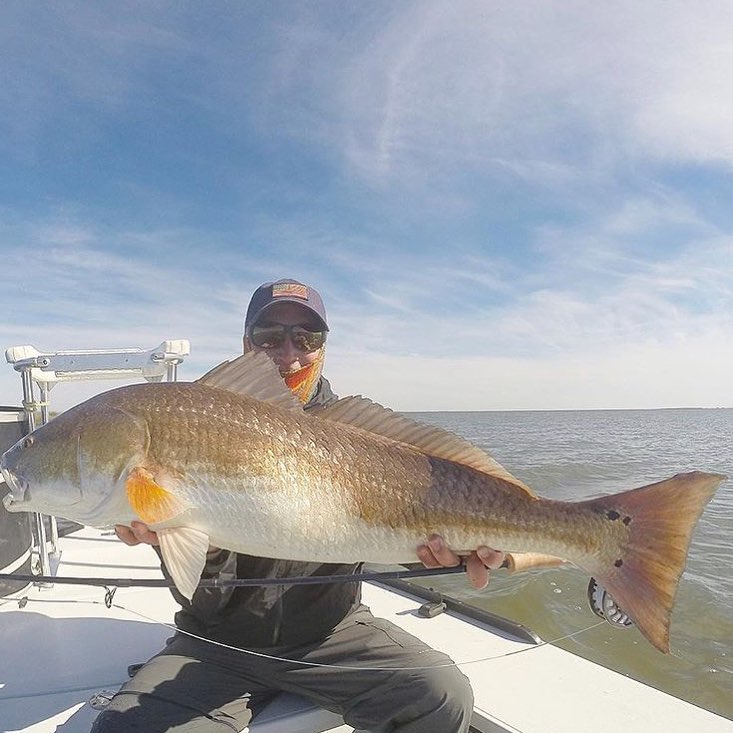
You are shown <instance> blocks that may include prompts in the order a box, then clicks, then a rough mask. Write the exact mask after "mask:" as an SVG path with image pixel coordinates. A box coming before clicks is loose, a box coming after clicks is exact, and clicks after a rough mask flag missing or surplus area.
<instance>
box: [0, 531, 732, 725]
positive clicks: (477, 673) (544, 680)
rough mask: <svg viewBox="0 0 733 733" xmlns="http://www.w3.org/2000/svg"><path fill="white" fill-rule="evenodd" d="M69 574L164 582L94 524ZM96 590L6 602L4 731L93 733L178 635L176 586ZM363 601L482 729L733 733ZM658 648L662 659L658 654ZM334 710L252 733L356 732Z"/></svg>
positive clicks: (435, 622)
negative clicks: (114, 700) (134, 676)
mask: <svg viewBox="0 0 733 733" xmlns="http://www.w3.org/2000/svg"><path fill="white" fill-rule="evenodd" d="M60 545H61V548H62V557H61V562H60V566H59V569H58V574H59V575H67V576H79V575H83V576H87V577H150V578H157V577H160V571H159V568H158V562H157V556H156V555H155V554H154V553H153V552H152V550H151V549H150V548H149V547H146V546H139V547H132V548H131V547H126V546H124V545H122V543H120V542H119V541H118V540H117V539H116V537H115V536H114V535H113V534H112V533H103V532H99V531H97V530H93V529H89V528H85V529H82V530H79V531H78V532H75V533H73V534H70V535H68V536H66V537H63V538H61V541H60ZM104 598H105V590H104V589H103V588H94V587H88V586H74V585H60V584H56V585H54V586H53V587H52V588H42V587H37V586H29V587H28V588H26V589H25V590H23V591H20V592H18V593H16V594H14V596H13V597H6V598H3V599H0V614H1V615H0V649H2V653H0V731H4V733H16V732H19V731H23V732H24V733H52V732H55V733H87V731H88V730H89V727H90V725H91V723H92V721H93V719H94V717H95V716H96V714H97V709H95V708H96V707H97V706H98V704H99V703H100V702H103V701H104V698H105V696H108V695H110V694H111V693H112V692H113V691H114V690H116V689H117V688H118V687H119V686H120V685H121V684H122V683H123V682H124V681H125V680H126V679H127V668H128V666H129V665H132V664H136V663H139V662H142V661H144V660H146V659H147V658H149V657H150V656H151V655H152V654H154V653H155V652H156V651H157V650H158V649H159V648H160V647H162V645H163V643H164V641H165V639H166V638H167V637H168V636H169V635H170V634H171V633H172V630H171V628H170V627H169V626H168V625H167V624H170V622H171V620H172V618H173V614H174V612H175V610H176V605H175V603H174V601H173V599H172V598H171V596H170V593H169V592H168V591H167V590H166V589H163V588H161V589H141V588H119V589H118V590H117V591H116V593H115V595H114V598H113V605H112V607H111V608H107V607H106V606H105V603H104ZM364 598H365V602H366V603H367V604H368V605H370V606H371V607H372V610H373V611H374V612H375V613H376V614H378V615H380V616H383V617H386V618H389V619H390V620H392V621H394V622H396V623H398V624H400V625H401V626H403V627H404V628H406V629H408V630H409V631H411V632H413V633H415V634H416V635H418V636H420V637H422V638H423V639H425V640H426V641H427V642H428V643H430V644H431V645H433V646H434V647H436V648H438V649H441V650H444V651H446V652H447V653H449V654H450V655H451V657H452V658H453V659H454V660H456V661H457V662H458V663H459V664H460V665H461V668H462V670H463V671H464V673H465V674H467V675H468V676H469V677H470V679H471V681H472V685H473V689H474V693H475V697H476V708H475V713H474V720H473V725H474V726H475V729H476V730H477V731H480V733H498V732H509V731H511V732H518V731H521V732H522V733H551V732H552V731H558V732H562V733H573V732H574V731H588V730H592V731H593V733H618V732H619V731H624V733H663V732H664V733H668V731H687V730H695V731H699V732H700V733H731V731H733V723H732V722H731V721H729V720H726V719H725V718H722V717H720V716H717V715H714V714H712V713H710V712H708V711H705V710H702V709H700V708H698V707H695V706H693V705H690V704H688V703H686V702H683V701H681V700H678V699H677V698H674V697H671V696H670V695H667V694H665V693H662V692H659V691H657V690H654V689H652V688H650V687H648V686H646V685H643V684H641V683H639V682H635V681H634V680H631V679H628V678H626V677H624V676H623V675H620V674H617V673H615V672H612V671H609V670H607V669H605V668H603V667H601V666H599V665H596V664H594V663H592V662H589V661H586V660H584V659H581V658H579V657H576V656H574V655H573V654H570V653H568V652H565V651H563V650H561V649H558V648H556V647H553V646H551V645H544V644H542V645H533V644H532V643H530V642H527V641H520V640H517V639H516V638H510V637H509V636H508V635H507V634H505V633H501V632H497V631H496V630H491V629H488V628H487V627H486V626H485V625H483V624H482V623H480V622H478V621H467V620H465V619H461V618H459V617H457V616H456V615H454V614H452V613H443V614H441V615H439V616H437V617H434V618H423V617H422V616H419V615H418V614H417V609H418V608H419V606H420V605H421V604H422V603H423V601H422V600H420V599H416V598H414V597H410V596H408V595H406V594H403V593H402V592H396V591H394V590H388V589H385V588H382V587H378V586H375V585H371V584H367V585H365V588H364ZM650 653H652V652H651V651H650ZM351 730H352V729H351V728H350V727H348V726H346V725H344V724H343V721H341V720H340V719H339V717H338V716H336V715H334V714H333V713H329V712H326V711H323V710H320V709H318V708H314V707H312V706H309V705H307V704H306V703H304V702H303V701H301V700H298V699H297V698H293V697H291V696H283V697H281V698H280V699H278V700H277V701H276V702H275V703H273V704H272V705H271V706H270V708H268V709H267V710H266V711H265V712H263V714H262V715H261V716H259V717H258V718H257V720H256V721H255V723H253V724H252V725H251V726H250V728H249V733H325V732H326V731H328V732H329V733H337V732H338V733H347V732H350V731H351Z"/></svg>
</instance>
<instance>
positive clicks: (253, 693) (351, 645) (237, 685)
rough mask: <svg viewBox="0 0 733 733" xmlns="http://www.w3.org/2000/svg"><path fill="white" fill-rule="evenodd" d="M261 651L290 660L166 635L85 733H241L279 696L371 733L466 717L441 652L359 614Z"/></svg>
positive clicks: (423, 731) (422, 731)
mask: <svg viewBox="0 0 733 733" xmlns="http://www.w3.org/2000/svg"><path fill="white" fill-rule="evenodd" d="M261 651H262V652H266V653H267V654H270V655H273V656H280V657H285V658H287V659H288V660H290V661H279V660H271V659H267V658H263V657H257V656H253V655H251V654H247V653H244V652H242V651H240V650H232V649H226V648H223V647H220V646H216V645H213V644H210V643H208V642H203V641H199V640H197V639H192V638H191V637H189V636H186V635H184V634H180V633H179V634H176V636H174V637H173V638H172V639H171V640H170V641H169V643H168V645H167V646H166V648H165V649H164V650H163V651H161V652H160V653H159V654H158V655H157V656H155V657H153V658H152V659H151V660H150V661H149V662H147V663H146V664H145V665H144V666H143V667H142V668H141V669H140V670H139V671H138V672H137V674H136V675H135V676H134V677H133V678H132V679H131V680H130V681H129V682H128V683H127V684H125V685H124V686H123V687H122V688H121V690H120V691H119V692H118V693H117V695H115V697H114V698H113V700H112V701H111V702H110V704H109V706H108V707H107V708H106V709H105V710H104V711H103V712H102V713H100V715H99V716H98V718H97V720H96V722H95V724H94V726H93V728H92V733H121V732H122V731H124V733H129V732H130V731H141V732H144V733H163V732H166V733H173V732H175V733H232V731H241V730H242V729H243V728H245V727H246V726H247V725H248V724H249V722H250V720H251V719H252V717H253V716H254V715H256V714H257V713H258V712H259V711H260V710H262V708H263V707H264V706H265V705H266V704H267V703H268V702H269V701H270V700H272V699H273V697H274V696H275V695H277V693H278V692H279V691H283V690H284V691H287V692H292V693H295V694H297V695H300V696H301V697H305V698H308V699H310V700H312V701H314V702H315V703H317V704H318V705H320V706H321V707H324V708H326V709H328V710H332V711H334V712H337V713H339V714H341V715H342V716H343V718H344V720H345V721H346V723H348V724H349V725H351V726H353V727H354V728H360V729H365V730H369V731H375V733H376V732H378V733H387V732H388V731H389V732H390V733H398V732H399V733H466V731H468V726H469V723H470V719H471V712H472V710H473V693H472V691H471V687H470V685H469V682H468V679H467V678H466V677H465V676H464V675H463V674H462V673H461V672H460V671H459V670H458V668H457V667H455V666H452V665H451V664H450V659H449V658H448V657H446V656H445V655H444V654H442V653H440V652H436V651H435V650H433V649H431V648H430V647H428V646H426V645H425V644H423V642H421V641H420V640H419V639H416V638H415V637H414V636H412V635H411V634H408V633H407V632H405V631H403V630H402V629H400V628H399V627H397V626H395V625H394V624H392V623H390V622H389V621H385V620H383V619H377V618H374V616H372V614H371V613H370V612H369V610H368V609H366V608H361V609H360V610H358V611H357V612H356V613H354V614H352V615H351V616H349V617H348V618H347V619H345V620H344V621H343V622H342V623H341V624H339V626H337V627H336V628H335V629H334V631H333V632H332V633H331V634H330V635H329V637H328V638H327V639H325V640H324V641H322V642H320V643H318V644H311V645H307V646H302V647H297V648H292V647H290V648H276V649H267V650H261ZM296 660H297V661H305V662H312V663H317V664H322V665H338V666H336V667H330V666H324V667H317V666H307V665H301V664H297V663H296ZM344 667H349V668H348V669H345V668H344ZM368 667H389V668H390V669H388V670H374V669H364V668H368ZM404 667H407V668H412V669H400V668H404ZM425 667H427V668H428V669H423V668H425ZM417 668H419V669H417Z"/></svg>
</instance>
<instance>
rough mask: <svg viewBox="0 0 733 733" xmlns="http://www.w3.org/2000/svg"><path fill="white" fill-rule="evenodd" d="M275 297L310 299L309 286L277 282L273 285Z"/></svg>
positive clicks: (273, 295)
mask: <svg viewBox="0 0 733 733" xmlns="http://www.w3.org/2000/svg"><path fill="white" fill-rule="evenodd" d="M272 297H273V298H282V297H288V298H302V299H303V300H308V288H307V287H306V286H305V285H301V284H300V283H275V284H274V285H273V286H272Z"/></svg>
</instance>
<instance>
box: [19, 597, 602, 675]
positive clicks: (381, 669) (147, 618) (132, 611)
mask: <svg viewBox="0 0 733 733" xmlns="http://www.w3.org/2000/svg"><path fill="white" fill-rule="evenodd" d="M8 600H9V601H11V600H16V599H8ZM24 600H26V601H27V602H31V603H43V602H47V603H52V602H53V600H52V599H40V598H38V599H36V598H25V599H24ZM67 602H68V603H88V604H91V605H96V606H99V605H105V606H106V607H107V608H116V609H118V610H120V611H125V612H126V613H130V614H132V615H134V616H138V617H139V618H141V619H144V620H145V621H149V622H151V623H154V624H157V625H158V626H162V627H163V628H165V629H170V630H171V631H173V632H175V633H180V634H185V635H186V636H189V637H191V638H193V639H196V640H197V641H202V642H204V643H207V644H213V645H214V646H218V647H221V648H222V649H228V650H229V651H234V652H241V653H242V654H249V655H250V656H253V657H258V658H260V659H269V660H271V661H274V662H286V663H288V664H293V665H298V666H301V667H318V668H325V669H341V670H352V671H353V670H358V671H364V672H409V671H410V670H416V671H423V670H430V669H444V668H448V667H464V666H467V665H469V664H478V663H480V662H491V661H497V660H499V659H505V658H507V657H512V656H515V655H517V654H524V653H526V652H529V651H532V650H533V649H540V648H541V647H543V646H548V645H554V644H557V643H558V642H560V641H564V640H566V639H571V638H573V637H575V636H578V635H580V634H584V633H585V632H586V631H590V630H591V629H595V628H597V627H598V626H602V625H604V624H605V623H606V621H603V620H600V621H596V622H594V623H592V624H591V625H590V626H586V627H585V628H582V629H578V630H577V631H573V632H570V633H569V634H564V635H563V636H558V637H556V638H555V639H550V640H549V641H540V642H539V643H538V644H531V645H528V646H526V647H523V648H521V649H515V650H514V651H510V652H505V653H503V654H497V655H495V656H490V657H481V658H479V659H469V660H467V661H465V662H454V661H452V660H451V661H450V662H445V663H439V664H428V665H419V666H413V667H363V666H360V665H354V664H351V665H348V664H326V663H323V662H306V661H304V660H300V659H289V658H288V657H279V656H277V655H273V654H265V653H263V652H256V651H253V650H252V649H242V648H241V647H236V646H231V645H230V644H225V643H224V642H221V641H215V640H214V639H207V638H206V637H204V636H199V635H198V634H194V633H192V632H190V631H185V630H184V629H179V628H177V627H176V626H173V625H172V624H169V623H167V622H165V621H160V620H158V619H156V618H153V617H152V616H148V615H147V614H145V613H142V612H141V611H136V610H135V609H134V608H128V607H127V606H123V605H121V604H119V603H113V602H112V603H109V604H107V602H106V601H94V600H90V599H75V600H68V601H67ZM425 651H438V652H439V653H444V652H440V651H439V650H437V649H434V648H433V647H429V646H427V647H426V649H425Z"/></svg>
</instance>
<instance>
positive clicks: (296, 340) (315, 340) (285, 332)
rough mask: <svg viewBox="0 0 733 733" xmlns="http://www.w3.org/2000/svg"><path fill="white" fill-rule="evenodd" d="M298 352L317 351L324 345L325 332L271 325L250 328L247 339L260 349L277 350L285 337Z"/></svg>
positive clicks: (278, 324) (300, 327)
mask: <svg viewBox="0 0 733 733" xmlns="http://www.w3.org/2000/svg"><path fill="white" fill-rule="evenodd" d="M286 336H289V337H290V342H291V343H292V344H293V346H295V348H296V349H298V351H305V352H311V351H317V350H318V349H320V348H321V346H323V344H324V343H326V331H309V330H308V329H307V328H304V327H303V326H285V325H284V324H282V323H273V324H270V325H268V326H252V330H251V331H250V332H249V338H250V341H252V343H253V344H254V345H255V346H257V347H259V348H260V349H277V348H279V347H280V346H282V345H283V344H284V343H285V337H286Z"/></svg>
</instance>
